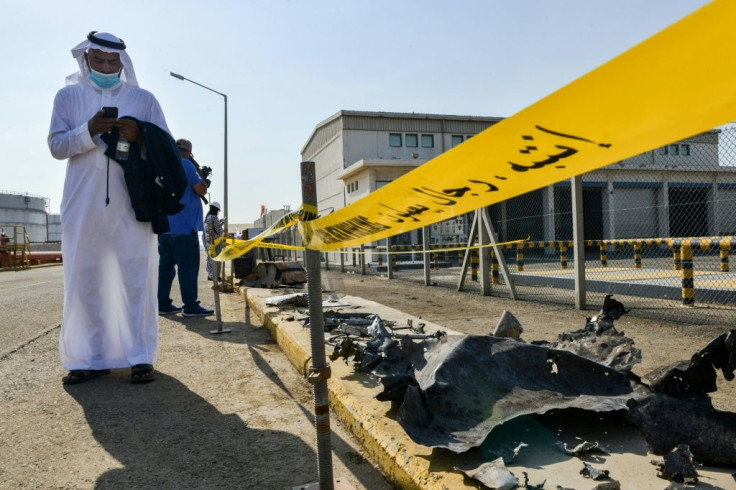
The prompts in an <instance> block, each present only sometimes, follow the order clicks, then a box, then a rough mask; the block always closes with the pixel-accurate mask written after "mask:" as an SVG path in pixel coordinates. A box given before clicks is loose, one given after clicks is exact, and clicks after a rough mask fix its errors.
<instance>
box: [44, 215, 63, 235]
mask: <svg viewBox="0 0 736 490" xmlns="http://www.w3.org/2000/svg"><path fill="white" fill-rule="evenodd" d="M46 224H47V229H48V241H50V242H60V241H61V215H60V214H50V215H49V216H48V218H47V220H46Z"/></svg>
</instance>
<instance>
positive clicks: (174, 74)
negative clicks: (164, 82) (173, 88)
mask: <svg viewBox="0 0 736 490" xmlns="http://www.w3.org/2000/svg"><path fill="white" fill-rule="evenodd" d="M169 74H170V75H171V76H172V77H174V78H178V79H179V80H184V77H183V76H181V75H179V74H178V73H174V72H173V71H170V72H169Z"/></svg>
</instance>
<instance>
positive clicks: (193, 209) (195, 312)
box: [158, 139, 214, 316]
mask: <svg viewBox="0 0 736 490" xmlns="http://www.w3.org/2000/svg"><path fill="white" fill-rule="evenodd" d="M176 146H177V147H179V152H180V153H181V165H182V167H183V168H184V174H185V175H186V176H187V183H188V186H187V190H186V191H185V192H184V197H182V198H181V201H179V202H180V203H181V204H183V205H184V209H182V210H181V211H180V212H179V213H177V214H175V215H172V216H169V227H170V228H171V229H170V230H169V231H168V232H167V233H162V234H160V235H159V236H158V256H159V262H158V313H159V315H169V314H172V313H178V312H180V311H182V310H183V311H182V315H183V316H207V315H212V314H213V313H214V312H213V311H212V310H208V309H206V308H202V307H201V306H200V305H199V301H198V300H197V278H198V276H199V255H200V252H199V233H198V232H200V231H203V227H202V203H201V202H200V197H201V196H204V195H205V194H206V193H207V184H206V182H205V181H204V179H202V177H201V176H200V175H199V173H198V172H197V168H196V167H195V166H194V164H193V163H192V161H191V160H190V158H192V142H191V141H189V140H185V139H178V140H176ZM174 266H176V269H177V270H178V273H179V289H180V290H181V300H182V301H183V302H184V307H183V309H182V308H179V307H178V306H175V305H174V303H173V301H172V300H171V297H170V295H171V285H172V284H173V282H174V276H176V274H177V271H176V270H174Z"/></svg>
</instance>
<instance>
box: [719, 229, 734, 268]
mask: <svg viewBox="0 0 736 490" xmlns="http://www.w3.org/2000/svg"><path fill="white" fill-rule="evenodd" d="M718 245H719V246H720V249H721V272H728V271H729V268H728V251H729V250H731V237H729V238H724V239H722V240H721V241H720V243H719V244H718Z"/></svg>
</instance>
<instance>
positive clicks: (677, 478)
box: [652, 444, 698, 484]
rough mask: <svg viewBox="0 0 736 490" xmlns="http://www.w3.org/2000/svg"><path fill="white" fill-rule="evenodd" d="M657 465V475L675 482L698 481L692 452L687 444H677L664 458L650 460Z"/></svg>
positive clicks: (693, 482) (691, 482)
mask: <svg viewBox="0 0 736 490" xmlns="http://www.w3.org/2000/svg"><path fill="white" fill-rule="evenodd" d="M652 464H653V465H655V466H656V467H657V476H658V477H660V478H663V479H665V480H669V481H673V482H675V483H687V484H695V483H698V471H697V470H696V469H695V463H694V462H693V454H692V453H691V452H690V448H689V447H688V445H687V444H679V445H678V446H677V447H676V448H675V449H673V450H672V451H671V452H670V453H669V454H667V455H666V456H665V457H664V460H657V461H652Z"/></svg>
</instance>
